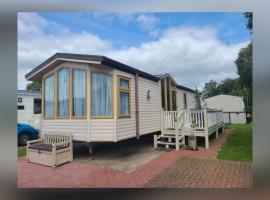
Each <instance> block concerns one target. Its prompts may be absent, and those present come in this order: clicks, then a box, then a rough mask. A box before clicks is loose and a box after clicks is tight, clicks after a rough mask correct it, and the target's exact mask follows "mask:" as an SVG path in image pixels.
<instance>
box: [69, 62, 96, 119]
mask: <svg viewBox="0 0 270 200" xmlns="http://www.w3.org/2000/svg"><path fill="white" fill-rule="evenodd" d="M74 70H81V71H84V73H85V100H84V101H85V108H84V116H75V115H73V113H74V112H73V111H74V107H73V91H74V85H73V77H74V76H73V75H74V73H73V72H74ZM87 77H88V76H87V69H84V68H79V67H71V68H70V110H71V113H70V115H71V119H86V118H87V101H88V99H87ZM90 99H91V97H90Z"/></svg>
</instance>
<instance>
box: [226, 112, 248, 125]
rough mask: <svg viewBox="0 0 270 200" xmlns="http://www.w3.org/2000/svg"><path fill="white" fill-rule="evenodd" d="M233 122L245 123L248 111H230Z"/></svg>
mask: <svg viewBox="0 0 270 200" xmlns="http://www.w3.org/2000/svg"><path fill="white" fill-rule="evenodd" d="M230 115H231V123H234V124H245V123H246V113H230Z"/></svg>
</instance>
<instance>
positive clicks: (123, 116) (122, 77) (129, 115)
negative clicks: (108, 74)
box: [117, 75, 131, 119]
mask: <svg viewBox="0 0 270 200" xmlns="http://www.w3.org/2000/svg"><path fill="white" fill-rule="evenodd" d="M121 80H125V81H128V89H126V88H120V81H121ZM130 80H131V78H128V77H124V76H121V75H118V76H117V82H118V84H117V88H118V112H117V113H118V119H120V118H131V109H130V107H131V105H130V103H131V100H130V99H131V95H130V94H131V92H130V91H131V90H130V82H131V81H130ZM121 92H124V93H128V97H129V98H128V115H121V96H120V95H121Z"/></svg>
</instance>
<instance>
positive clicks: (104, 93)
mask: <svg viewBox="0 0 270 200" xmlns="http://www.w3.org/2000/svg"><path fill="white" fill-rule="evenodd" d="M92 116H112V77H111V75H108V74H103V73H96V72H94V73H92Z"/></svg>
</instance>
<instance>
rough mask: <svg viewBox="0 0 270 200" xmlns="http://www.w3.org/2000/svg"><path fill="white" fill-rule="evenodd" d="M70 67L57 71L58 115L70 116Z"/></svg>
mask: <svg viewBox="0 0 270 200" xmlns="http://www.w3.org/2000/svg"><path fill="white" fill-rule="evenodd" d="M68 88H69V69H68V68H62V69H60V70H59V71H58V73H57V116H59V117H67V116H68V110H69V109H68V108H69V102H68V95H69V91H68Z"/></svg>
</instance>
